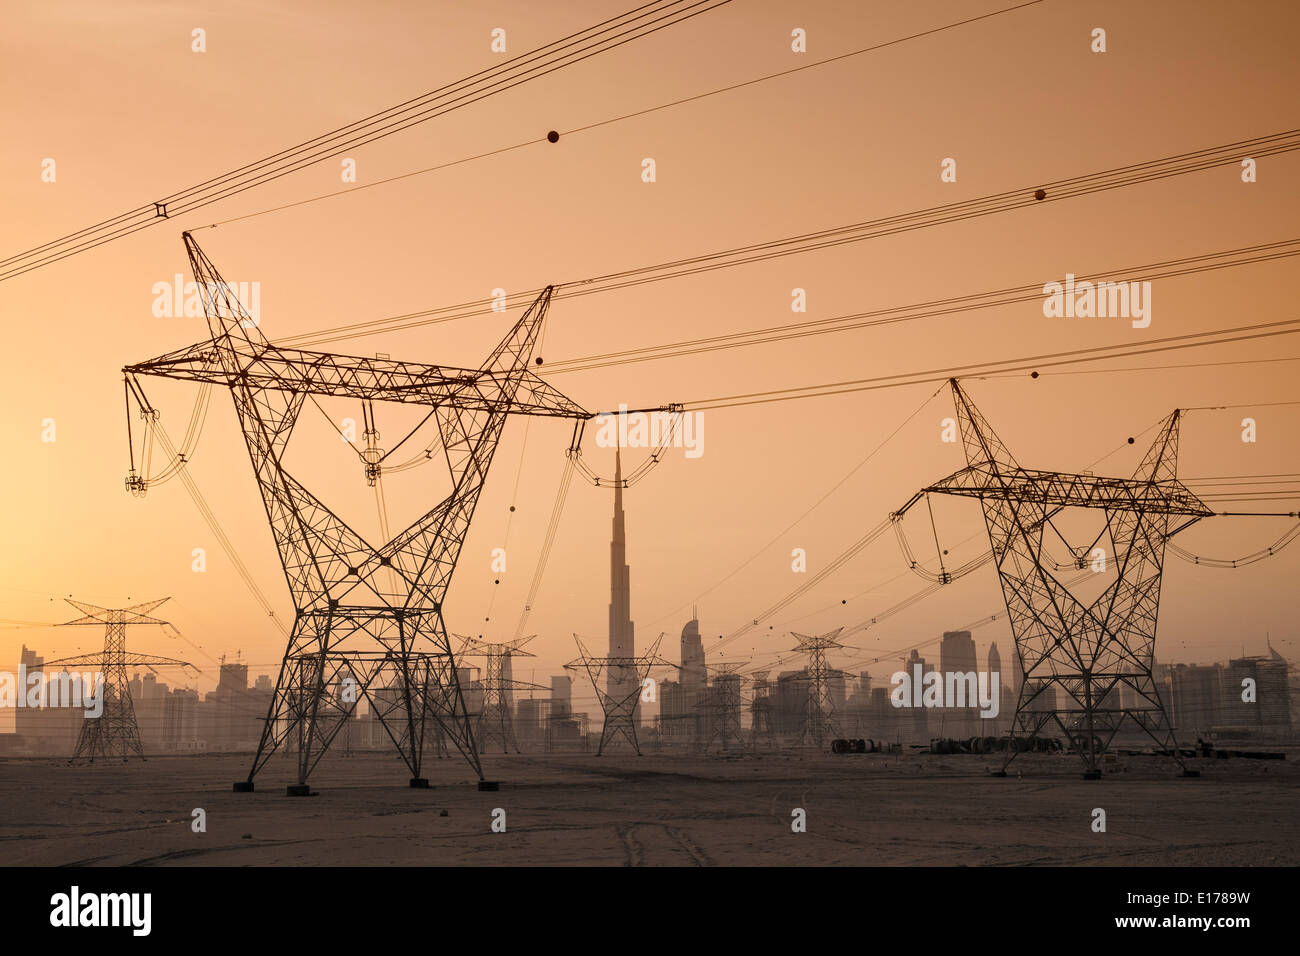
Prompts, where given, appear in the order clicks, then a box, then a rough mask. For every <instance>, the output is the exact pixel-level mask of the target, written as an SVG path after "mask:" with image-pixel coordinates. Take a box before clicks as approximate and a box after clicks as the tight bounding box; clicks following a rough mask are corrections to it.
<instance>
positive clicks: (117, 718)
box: [43, 598, 191, 763]
mask: <svg viewBox="0 0 1300 956" xmlns="http://www.w3.org/2000/svg"><path fill="white" fill-rule="evenodd" d="M65 600H66V601H67V602H68V603H69V604H71V605H72V606H73V607H75V608H76V609H77V610H79V611H81V612H82V614H83V615H85V616H84V617H79V618H77V619H76V620H74V621H68V622H66V623H64V624H62V625H60V627H74V626H80V625H89V624H103V625H104V651H103V653H102V654H82V655H79V656H77V657H64V658H60V659H59V660H57V661H47V662H46V663H45V664H44V665H43V666H45V667H53V666H55V665H61V666H64V667H67V666H74V667H75V666H83V667H95V668H96V669H97V671H98V672H99V674H100V675H102V683H100V682H99V681H98V680H97V681H96V684H97V685H98V686H97V690H96V693H97V694H98V695H99V696H100V698H101V699H102V706H103V710H102V712H101V713H100V715H99V716H98V717H86V719H85V720H84V721H82V724H81V733H80V734H79V735H78V736H77V749H76V751H74V752H73V754H72V759H73V760H78V759H81V758H83V757H84V758H86V759H87V760H89V761H90V762H91V763H94V762H95V758H96V757H123V758H127V757H130V756H132V755H134V756H136V757H139V758H141V759H142V760H143V759H144V748H142V747H141V746H140V725H139V724H138V723H137V722H136V719H135V704H134V703H133V702H132V700H131V687H130V684H128V683H127V677H126V669H127V667H128V666H140V667H149V666H151V665H161V664H168V665H179V666H181V667H190V666H191V665H190V664H188V663H186V662H185V661H178V660H175V659H174V658H171V657H155V656H154V655H152V654H137V653H128V651H127V649H126V626H127V625H128V624H166V623H167V622H166V621H162V620H159V619H158V618H156V617H150V616H149V612H150V611H152V610H153V609H154V608H156V607H158V606H159V605H160V604H162V603H163V602H165V601H168V600H170V598H159V599H158V600H157V601H146V602H145V603H144V604H135V605H133V606H131V607H126V608H106V607H98V606H96V605H94V604H83V603H81V602H80V601H74V600H72V599H71V598H65Z"/></svg>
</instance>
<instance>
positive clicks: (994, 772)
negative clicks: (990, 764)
mask: <svg viewBox="0 0 1300 956" xmlns="http://www.w3.org/2000/svg"><path fill="white" fill-rule="evenodd" d="M1006 775H1007V772H1006V771H1005V770H991V771H989V776H990V777H1005V776H1006Z"/></svg>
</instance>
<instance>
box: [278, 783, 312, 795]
mask: <svg viewBox="0 0 1300 956" xmlns="http://www.w3.org/2000/svg"><path fill="white" fill-rule="evenodd" d="M284 793H285V796H289V797H310V796H311V784H309V783H291V784H289V786H287V787H285V788H284Z"/></svg>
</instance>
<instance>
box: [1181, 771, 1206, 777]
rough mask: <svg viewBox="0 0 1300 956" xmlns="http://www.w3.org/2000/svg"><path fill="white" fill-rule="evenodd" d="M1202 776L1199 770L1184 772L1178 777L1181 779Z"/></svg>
mask: <svg viewBox="0 0 1300 956" xmlns="http://www.w3.org/2000/svg"><path fill="white" fill-rule="evenodd" d="M1200 775H1201V772H1200V771H1199V770H1184V771H1183V772H1182V773H1180V774H1179V775H1178V776H1180V777H1199V776H1200Z"/></svg>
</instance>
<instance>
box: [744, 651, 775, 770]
mask: <svg viewBox="0 0 1300 956" xmlns="http://www.w3.org/2000/svg"><path fill="white" fill-rule="evenodd" d="M771 673H772V672H771V671H754V672H753V673H752V674H751V675H750V677H751V678H752V680H753V681H754V698H753V700H752V701H751V702H750V704H749V728H750V734H751V737H750V746H751V747H752V748H753V749H754V750H755V751H757V750H758V749H759V745H758V742H759V739H760V738H761V739H762V740H764V741H766V742H767V743H768V744H769V745H770V747H771V749H773V750H776V749H777V740H776V715H775V714H773V712H772V685H771V683H770V682H769V681H768V677H769V676H770V675H771Z"/></svg>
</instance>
